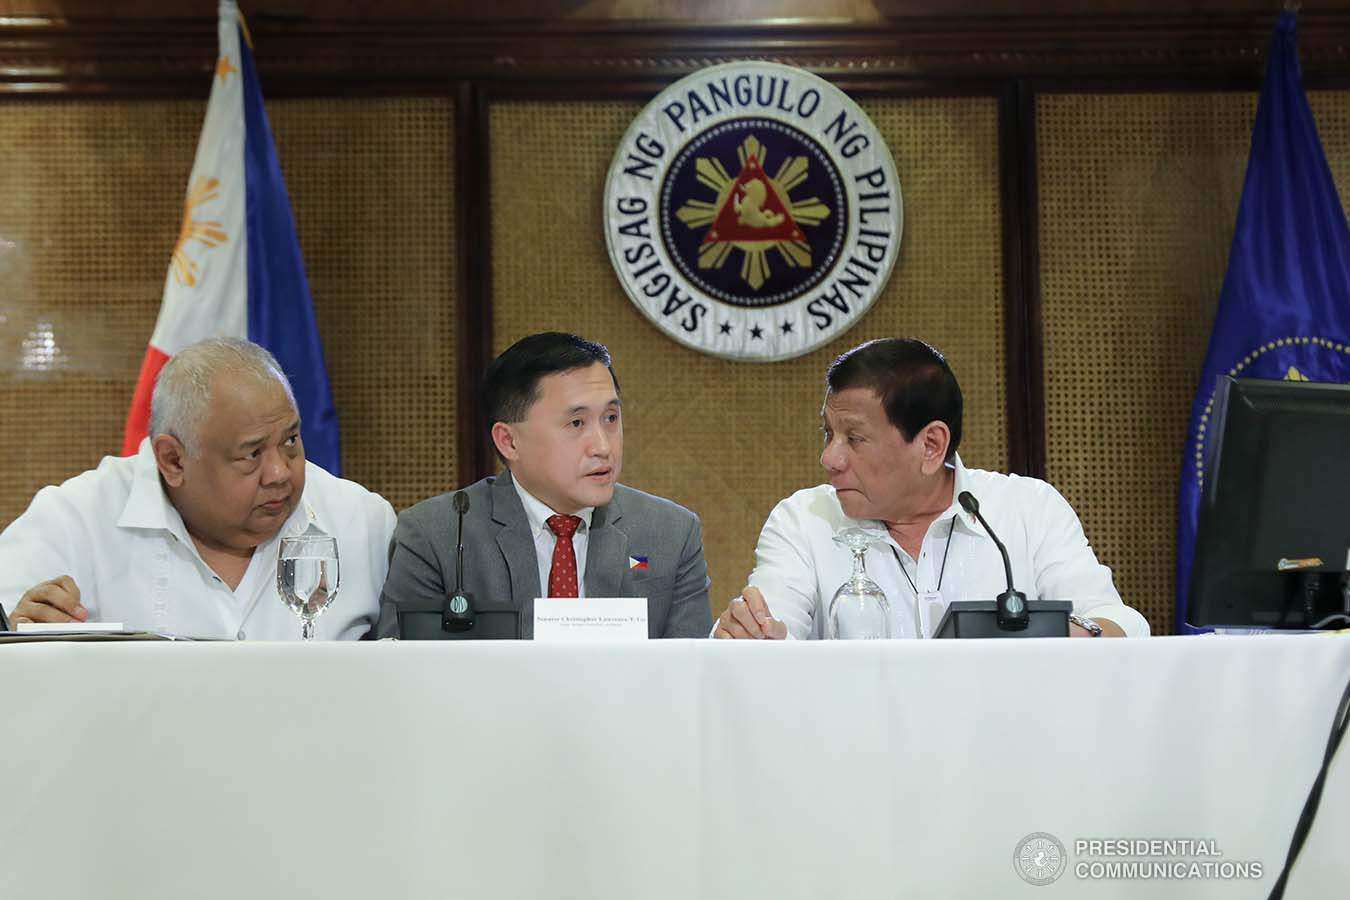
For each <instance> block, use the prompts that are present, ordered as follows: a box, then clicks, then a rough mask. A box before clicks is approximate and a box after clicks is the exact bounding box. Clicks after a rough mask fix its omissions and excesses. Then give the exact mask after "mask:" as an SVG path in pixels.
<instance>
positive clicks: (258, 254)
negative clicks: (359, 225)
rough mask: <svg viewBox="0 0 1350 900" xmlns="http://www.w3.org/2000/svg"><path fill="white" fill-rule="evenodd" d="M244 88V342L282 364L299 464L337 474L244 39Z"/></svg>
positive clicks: (315, 348)
mask: <svg viewBox="0 0 1350 900" xmlns="http://www.w3.org/2000/svg"><path fill="white" fill-rule="evenodd" d="M239 61H240V66H239V69H240V75H241V76H242V78H243V83H244V178H245V184H246V186H247V198H248V199H247V213H246V217H247V218H246V222H247V228H248V339H249V340H251V341H253V342H254V343H255V344H261V345H262V346H264V347H266V348H267V349H268V350H270V351H272V355H273V356H275V357H276V358H277V362H279V363H281V368H282V369H283V370H284V371H285V372H286V376H287V377H288V378H289V379H290V380H291V389H292V390H293V391H295V404H296V406H297V407H299V410H300V437H301V440H303V441H304V444H305V458H306V459H308V460H309V461H310V462H312V463H315V464H316V465H319V466H322V467H323V468H325V469H327V470H328V471H329V472H332V473H333V474H334V475H340V474H342V472H341V465H340V461H339V451H338V422H337V410H335V409H334V408H333V395H332V393H331V392H330V391H329V388H328V367H327V365H326V364H325V362H324V358H323V345H322V344H321V343H319V328H318V324H317V323H316V322H315V319H314V307H313V305H312V303H311V301H310V294H309V281H308V279H307V278H306V277H305V262H304V260H303V259H302V258H301V256H300V242H299V240H298V239H297V238H296V235H295V220H294V219H293V218H292V217H291V201H290V198H289V197H288V196H287V194H286V182H285V181H284V180H283V179H282V177H281V164H280V163H279V162H278V161H277V151H276V147H275V146H274V145H273V143H272V129H271V127H270V126H269V125H268V124H267V112H266V110H264V109H263V98H262V88H260V87H259V86H258V73H257V70H256V69H255V68H254V66H253V54H252V53H250V52H249V47H248V41H247V40H241V41H240V42H239Z"/></svg>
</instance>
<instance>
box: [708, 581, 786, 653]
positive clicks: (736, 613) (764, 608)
mask: <svg viewBox="0 0 1350 900" xmlns="http://www.w3.org/2000/svg"><path fill="white" fill-rule="evenodd" d="M713 637H715V638H741V639H748V640H771V641H781V640H783V639H784V638H786V637H787V625H785V624H783V623H782V622H780V621H778V620H777V619H775V618H774V617H773V614H772V613H770V612H769V604H767V603H765V602H764V595H763V594H761V593H760V592H759V588H754V587H747V588H746V589H745V590H743V591H741V595H740V596H739V597H737V598H736V599H735V600H732V601H731V605H730V606H728V607H727V611H726V612H724V613H722V617H721V618H720V619H718V620H717V627H716V628H714V629H713Z"/></svg>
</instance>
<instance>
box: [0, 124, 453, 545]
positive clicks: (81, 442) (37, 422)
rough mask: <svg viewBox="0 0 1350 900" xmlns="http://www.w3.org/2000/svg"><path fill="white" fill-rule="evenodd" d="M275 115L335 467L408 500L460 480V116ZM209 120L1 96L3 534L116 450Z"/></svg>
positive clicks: (0, 442)
mask: <svg viewBox="0 0 1350 900" xmlns="http://www.w3.org/2000/svg"><path fill="white" fill-rule="evenodd" d="M268 108H269V113H270V115H271V117H272V124H273V128H274V131H275V134H276V137H277V142H278V145H279V148H280V155H281V159H282V163H283V167H284V169H285V172H286V176H287V179H288V182H289V188H290V194H291V200H292V205H293V208H294V210H295V214H296V219H297V222H298V227H299V232H300V241H301V245H302V248H303V250H304V253H305V258H306V261H307V265H308V269H309V273H310V278H311V286H312V288H313V293H314V299H315V305H316V308H317V313H318V318H319V325H320V329H321V332H322V334H323V338H324V344H325V350H326V352H327V355H328V364H329V372H330V375H331V377H332V381H333V390H334V399H335V402H336V404H337V408H338V412H339V416H340V418H341V424H342V428H343V451H344V461H345V466H346V473H347V474H348V475H349V476H350V477H353V478H355V479H357V480H360V481H362V482H364V483H366V484H368V485H370V486H371V487H372V488H374V489H375V490H378V491H381V492H382V493H384V494H385V495H386V496H388V497H389V498H390V499H391V500H392V501H393V502H394V503H396V504H398V505H400V506H402V505H406V504H408V503H410V502H412V501H413V500H416V499H418V498H419V497H422V496H425V495H426V494H429V493H432V492H433V491H438V490H443V489H444V487H445V486H446V485H449V484H452V483H453V482H454V480H455V423H454V413H455V409H454V384H453V374H452V373H453V367H452V365H451V360H452V358H453V344H454V340H453V339H454V333H453V316H452V313H451V303H452V285H453V277H452V276H453V266H452V261H451V256H452V252H453V250H452V248H453V234H452V231H451V223H452V219H453V216H452V210H453V204H454V196H453V191H452V189H451V186H452V185H453V181H454V179H453V177H452V174H453V173H452V161H451V147H452V146H453V135H452V132H451V120H452V111H451V109H450V106H449V104H448V103H447V102H445V101H440V100H435V99H418V100H366V99H363V100H344V101H328V100H281V101H272V102H269V104H268ZM203 113H204V104H203V103H202V102H200V101H170V102H126V101H98V102H85V101H81V102H50V101H42V102H8V103H5V104H4V107H3V114H0V159H3V160H4V161H5V162H4V165H3V166H0V424H2V425H3V427H0V445H3V452H4V456H5V459H6V460H7V463H6V466H5V468H4V471H3V472H0V525H3V524H7V523H8V522H9V521H10V520H11V519H12V518H13V517H14V516H16V515H17V514H18V513H20V512H22V510H23V509H24V507H25V506H26V505H27V504H28V501H29V499H31V497H32V495H33V493H34V492H35V491H36V490H37V489H38V488H39V487H41V486H42V485H44V484H49V483H54V482H59V481H61V480H62V479H64V478H67V477H69V476H71V475H73V474H75V473H77V472H80V471H82V470H84V469H86V468H88V467H90V466H92V465H94V464H95V463H96V462H97V461H98V459H99V457H101V456H102V455H103V454H105V453H108V452H115V451H116V450H117V448H118V447H119V445H120V443H121V433H122V423H123V418H124V416H125V415H126V408H127V404H128V402H129V400H130V397H131V389H132V386H133V385H134V383H135V380H136V374H137V369H138V367H139V365H140V360H141V356H142V354H143V353H144V352H145V346H146V342H147V341H148V340H149V337H150V332H151V330H152V328H153V327H154V322H155V316H156V314H157V312H158V309H159V298H160V292H161V290H162V289H163V284H164V275H165V269H166V266H167V264H168V258H169V251H170V250H171V248H172V246H173V242H174V240H175V238H176V237H177V232H178V227H179V222H180V218H181V215H182V202H183V192H184V188H185V186H186V184H187V177H188V172H189V170H190V168H191V165H192V156H193V152H194V150H195V148H196V143H197V137H198V134H199V132H200V129H201V122H202V116H203ZM372 321H375V322H378V323H379V327H378V328H372V327H371V324H370V323H371V322H372Z"/></svg>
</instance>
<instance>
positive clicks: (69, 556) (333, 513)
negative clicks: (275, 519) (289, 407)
mask: <svg viewBox="0 0 1350 900" xmlns="http://www.w3.org/2000/svg"><path fill="white" fill-rule="evenodd" d="M311 520H312V521H313V522H314V523H315V524H316V525H317V526H318V527H319V528H321V529H323V530H324V531H325V532H327V533H328V534H331V535H333V536H334V537H336V538H337V543H338V559H339V573H340V579H339V583H338V592H337V595H336V596H335V597H334V598H333V602H332V604H331V605H330V606H329V608H328V609H327V610H326V611H325V612H324V613H323V614H322V615H321V616H320V617H319V618H318V619H317V620H316V622H315V636H316V637H317V638H321V639H335V638H346V639H355V638H359V637H361V635H363V634H365V632H366V631H367V630H368V629H369V628H370V626H371V625H372V624H373V623H374V621H375V619H376V618H377V617H378V615H379V598H380V588H381V587H382V586H383V584H384V578H385V575H386V574H387V572H388V568H389V540H390V537H391V536H392V535H393V531H394V510H393V507H391V506H390V505H389V503H388V501H386V500H385V499H384V498H383V497H381V496H379V495H378V494H374V493H371V492H370V491H368V490H366V489H365V488H363V487H361V486H360V485H359V484H356V483H355V482H352V481H346V480H344V479H341V478H335V477H334V476H332V475H330V474H329V473H328V472H326V471H324V470H323V469H321V468H319V467H318V466H316V465H314V464H313V463H306V464H305V492H304V495H303V496H302V497H301V499H300V503H298V504H297V505H296V508H295V511H294V512H293V513H292V514H291V516H290V518H289V519H287V520H286V523H285V525H283V526H282V528H281V531H280V532H279V533H278V534H277V535H275V536H274V537H273V538H272V539H271V540H269V541H267V542H266V543H264V544H262V545H260V546H259V547H258V548H257V549H256V550H255V551H254V553H253V557H252V559H250V560H249V564H248V569H247V570H246V571H245V573H244V577H243V580H241V581H240V582H239V586H238V587H237V588H235V589H234V590H230V587H229V585H227V584H226V583H225V582H224V581H223V580H221V578H220V577H219V576H218V575H216V573H215V572H213V571H212V570H211V568H210V566H208V565H207V564H206V562H205V561H204V560H203V559H202V558H201V555H200V554H199V553H198V552H197V546H196V544H194V543H193V542H192V539H191V537H189V535H188V533H187V529H186V527H185V526H184V525H183V519H182V516H180V515H179V514H178V510H177V509H175V508H174V506H173V505H172V504H171V503H170V502H169V498H168V495H167V494H165V493H164V489H163V487H162V486H161V484H160V480H159V470H158V469H157V468H156V466H155V460H154V456H153V455H152V453H151V451H150V441H149V440H148V439H146V440H144V441H142V442H141V446H140V450H139V452H138V453H137V454H136V455H135V456H128V457H113V456H108V457H104V459H103V461H102V462H101V463H99V466H98V468H97V469H91V470H90V471H88V472H84V473H83V474H80V475H77V476H75V477H74V478H71V479H70V480H69V481H66V482H65V483H64V484H62V485H60V486H48V487H45V488H43V489H42V490H40V491H38V493H37V496H35V497H34V498H33V502H32V503H31V504H30V505H29V507H28V509H27V510H26V511H25V512H24V514H23V515H21V516H19V518H17V519H15V520H14V522H13V523H11V524H10V526H9V527H8V528H6V529H5V531H4V533H3V534H0V603H3V604H4V607H5V609H6V610H13V609H14V607H15V606H17V605H18V603H19V599H20V598H21V597H22V596H23V594H24V593H25V592H26V591H27V590H28V589H29V588H31V587H33V586H34V585H36V584H39V583H41V582H43V581H47V580H48V579H52V578H56V577H58V576H60V575H69V576H71V577H72V578H74V579H75V584H76V586H77V587H78V588H79V589H80V602H81V603H82V604H83V605H84V606H85V607H86V608H87V609H88V610H89V621H91V622H121V623H122V624H123V625H124V626H125V627H127V628H129V629H134V630H144V631H155V632H164V633H169V634H177V635H183V636H186V637H198V638H216V639H238V640H298V639H299V638H300V620H299V618H298V617H297V616H296V615H295V614H294V613H292V612H291V611H290V610H289V609H288V608H287V607H286V606H285V604H284V603H283V602H282V601H281V598H280V597H279V596H278V594H277V548H278V546H279V545H280V542H281V538H282V536H284V535H288V534H299V533H301V532H303V531H304V530H305V528H306V527H307V526H308V524H309V522H310V521H311Z"/></svg>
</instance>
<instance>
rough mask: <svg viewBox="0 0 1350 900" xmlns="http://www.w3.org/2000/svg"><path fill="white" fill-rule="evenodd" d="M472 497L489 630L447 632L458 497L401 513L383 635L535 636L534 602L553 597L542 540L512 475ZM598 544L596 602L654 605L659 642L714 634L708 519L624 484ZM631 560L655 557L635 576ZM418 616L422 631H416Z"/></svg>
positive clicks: (591, 557)
mask: <svg viewBox="0 0 1350 900" xmlns="http://www.w3.org/2000/svg"><path fill="white" fill-rule="evenodd" d="M464 490H465V491H466V492H467V493H468V495H469V512H468V514H467V515H465V517H464V589H465V590H466V591H467V592H469V593H471V594H473V597H474V605H475V607H476V609H477V611H478V614H479V615H478V620H479V624H478V625H475V628H474V629H473V630H471V631H468V632H465V633H463V634H459V635H455V634H449V633H446V632H443V631H441V630H440V627H439V623H440V612H439V611H440V609H441V607H442V604H443V603H444V601H445V599H446V597H448V596H449V595H450V594H451V593H453V592H454V589H455V530H456V522H457V516H456V514H455V508H454V505H453V502H452V499H451V498H452V497H453V496H454V492H450V493H446V494H441V495H440V496H437V497H432V498H430V499H428V500H423V501H422V502H421V503H418V504H417V505H416V506H412V507H409V508H408V509H405V510H404V511H403V513H402V514H400V515H399V517H398V526H397V527H396V528H395V529H394V541H393V548H392V551H391V556H390V561H389V577H388V579H387V580H386V581H385V583H384V591H383V593H382V594H381V596H380V619H379V622H378V623H376V626H375V636H376V637H395V636H402V637H405V638H407V637H419V636H420V637H435V638H453V637H460V638H474V637H486V636H495V637H514V636H515V634H505V633H503V631H502V628H503V624H502V623H504V622H508V621H509V622H511V624H512V626H513V627H514V626H515V623H516V622H518V634H519V636H520V637H522V638H531V637H533V636H534V598H535V597H539V596H543V591H542V590H541V585H540V584H539V565H538V563H537V561H536V557H535V551H534V539H533V537H532V536H531V535H530V526H529V521H528V519H527V518H526V516H525V507H524V506H522V505H521V502H520V496H519V495H518V494H517V493H516V488H515V485H514V484H513V483H512V481H511V475H510V473H509V472H508V473H506V474H503V475H501V476H493V477H488V478H484V479H483V480H482V481H479V482H476V483H475V484H471V485H469V486H468V487H467V488H465V489H464ZM588 541H589V542H588V544H587V549H586V574H585V583H586V596H588V597H646V598H647V623H648V633H649V636H650V637H653V638H663V637H665V638H680V637H688V638H701V637H707V636H708V633H709V632H710V631H711V630H712V610H711V607H710V606H709V604H708V566H707V563H706V562H704V559H703V530H702V528H701V527H700V525H699V521H698V516H696V515H694V514H693V513H692V512H690V511H689V510H687V509H685V508H684V507H682V506H679V505H677V504H675V503H672V502H671V501H669V500H665V499H662V498H661V497H654V496H652V495H651V494H644V493H643V492H642V491H637V490H634V489H633V488H630V487H625V486H624V485H616V486H615V488H614V498H613V499H612V500H611V501H610V502H609V503H608V504H607V505H605V506H601V507H597V508H596V510H595V513H594V515H593V516H592V517H591V526H590V536H589V539H588ZM629 556H645V557H647V568H645V569H635V568H631V567H630V566H629V562H628V559H629ZM400 616H402V617H403V618H404V620H405V621H404V627H403V628H402V629H401V631H402V634H400V627H399V619H400ZM415 618H416V619H420V620H421V625H420V626H418V627H416V628H411V627H410V626H409V622H410V621H412V620H413V619H415ZM493 623H495V625H494V624H493Z"/></svg>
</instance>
